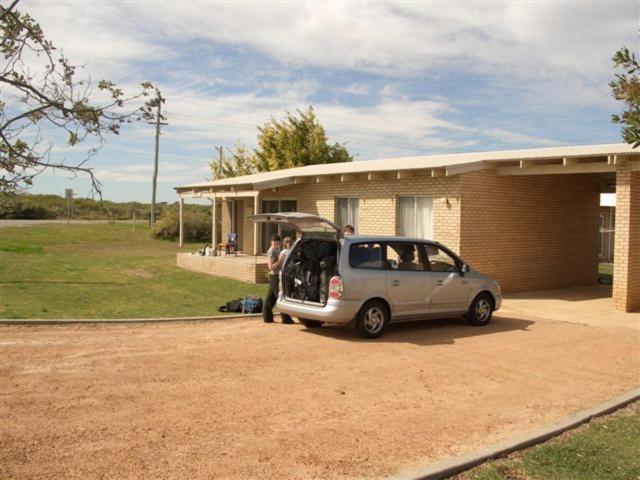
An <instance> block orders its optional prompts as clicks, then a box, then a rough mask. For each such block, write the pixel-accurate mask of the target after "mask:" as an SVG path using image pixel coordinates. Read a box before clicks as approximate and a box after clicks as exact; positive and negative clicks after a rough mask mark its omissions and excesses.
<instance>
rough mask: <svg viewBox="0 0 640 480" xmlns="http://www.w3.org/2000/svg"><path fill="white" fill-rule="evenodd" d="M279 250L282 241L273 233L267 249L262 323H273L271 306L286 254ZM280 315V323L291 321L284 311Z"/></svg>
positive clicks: (276, 291)
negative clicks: (266, 283) (265, 289)
mask: <svg viewBox="0 0 640 480" xmlns="http://www.w3.org/2000/svg"><path fill="white" fill-rule="evenodd" d="M290 246H291V245H289V247H290ZM281 250H282V243H281V241H280V236H279V235H277V234H275V233H274V234H273V236H272V237H271V248H269V250H267V267H268V268H269V291H268V292H267V298H266V301H265V302H264V308H263V309H262V321H263V322H264V323H273V307H274V306H275V304H276V301H277V300H278V291H279V287H280V285H279V283H280V270H281V269H282V264H283V263H284V261H285V259H286V255H284V256H281V255H280V253H281ZM280 316H281V317H282V323H284V324H292V323H293V320H292V319H291V317H290V316H289V315H287V314H286V313H283V314H281V315H280Z"/></svg>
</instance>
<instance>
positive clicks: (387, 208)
mask: <svg viewBox="0 0 640 480" xmlns="http://www.w3.org/2000/svg"><path fill="white" fill-rule="evenodd" d="M459 182H460V177H458V176H455V177H447V178H431V177H428V176H424V175H416V176H415V177H413V178H410V179H403V180H397V179H392V178H389V179H388V180H371V181H369V180H365V179H363V180H358V181H353V182H343V183H341V182H333V183H320V184H316V183H309V184H300V185H291V186H287V187H282V188H279V189H278V190H277V192H272V191H270V192H268V193H266V192H265V193H264V194H263V195H262V196H261V197H260V199H261V200H263V199H265V200H266V199H278V198H281V199H295V200H297V202H298V203H297V209H298V211H299V212H307V213H314V214H317V215H320V216H323V217H325V218H327V219H329V220H332V221H335V203H336V198H337V197H340V196H353V197H358V198H359V199H360V201H359V218H358V232H356V233H358V234H360V235H396V233H397V229H396V201H397V197H398V196H399V195H429V196H432V197H433V238H434V239H435V240H438V241H441V242H443V243H445V244H446V245H448V246H449V247H450V248H451V249H452V250H454V251H457V250H458V248H459V240H460V230H459V219H460V192H459Z"/></svg>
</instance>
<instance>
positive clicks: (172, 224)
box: [152, 205, 211, 243]
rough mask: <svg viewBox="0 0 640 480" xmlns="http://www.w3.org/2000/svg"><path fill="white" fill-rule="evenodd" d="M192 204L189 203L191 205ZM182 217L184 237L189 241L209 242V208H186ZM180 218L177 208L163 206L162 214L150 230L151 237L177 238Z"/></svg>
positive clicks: (162, 238) (161, 238)
mask: <svg viewBox="0 0 640 480" xmlns="http://www.w3.org/2000/svg"><path fill="white" fill-rule="evenodd" d="M193 206H194V205H189V207H193ZM186 207H187V206H186V205H185V210H184V216H183V218H182V220H183V222H184V238H185V240H188V241H190V242H206V243H211V209H209V208H207V209H206V210H203V209H194V208H189V209H187V208H186ZM179 229H180V218H179V216H178V208H177V207H174V206H165V208H164V211H163V213H162V216H160V219H159V220H158V221H157V222H156V224H155V226H154V227H153V230H152V236H153V238H157V239H160V240H174V241H175V240H178V236H179V235H180V233H179Z"/></svg>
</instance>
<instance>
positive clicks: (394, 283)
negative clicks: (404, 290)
mask: <svg viewBox="0 0 640 480" xmlns="http://www.w3.org/2000/svg"><path fill="white" fill-rule="evenodd" d="M391 285H393V286H394V287H397V286H398V285H400V280H392V281H391Z"/></svg>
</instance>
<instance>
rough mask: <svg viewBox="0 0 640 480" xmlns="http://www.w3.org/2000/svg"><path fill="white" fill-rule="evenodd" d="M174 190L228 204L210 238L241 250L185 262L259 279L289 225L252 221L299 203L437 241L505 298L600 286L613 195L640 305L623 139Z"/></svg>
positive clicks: (626, 283) (636, 190)
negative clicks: (232, 256)
mask: <svg viewBox="0 0 640 480" xmlns="http://www.w3.org/2000/svg"><path fill="white" fill-rule="evenodd" d="M176 191H177V193H178V195H179V203H180V211H182V205H183V202H184V199H185V198H194V197H197V198H210V199H211V200H212V202H213V205H214V208H213V209H212V211H213V212H216V211H217V209H216V208H215V205H216V204H217V203H218V202H221V207H222V208H221V212H222V214H221V217H222V218H221V219H219V221H218V219H216V218H215V213H214V218H213V219H212V238H213V239H216V238H217V237H218V232H217V230H221V231H220V232H219V234H220V236H221V237H222V238H226V236H227V234H228V232H236V233H237V234H238V244H239V250H240V251H241V253H244V254H245V256H244V258H241V257H238V258H239V259H240V260H238V261H233V262H230V261H222V260H221V259H220V257H208V258H204V257H197V256H193V255H188V254H178V265H179V266H182V267H185V268H190V269H193V270H198V271H203V272H207V273H212V274H216V275H223V276H229V277H233V278H238V279H242V280H249V281H262V279H263V278H264V271H265V267H264V261H263V260H261V257H260V256H259V255H260V254H261V253H263V252H264V251H265V250H266V248H267V241H268V238H269V237H270V235H271V234H272V233H273V232H276V231H280V232H281V233H286V232H282V230H278V229H279V228H281V227H278V226H277V225H270V224H266V225H257V224H253V223H252V222H251V221H249V220H248V219H247V216H248V215H251V214H253V213H254V212H260V213H273V212H277V211H292V210H296V211H301V212H308V213H314V214H318V215H321V216H323V217H326V218H328V219H330V220H333V221H334V222H335V223H337V224H342V225H343V224H346V223H350V224H354V226H355V227H356V233H357V234H381V235H407V236H413V237H420V238H429V239H434V240H437V241H440V242H442V243H444V244H445V245H447V246H448V247H450V248H451V249H452V250H454V251H456V252H457V253H458V254H459V255H460V256H461V257H462V258H464V259H465V260H466V261H467V262H469V264H470V265H471V266H472V267H473V268H474V269H477V270H479V271H481V272H483V273H486V274H488V275H490V276H492V277H494V278H495V279H496V280H497V281H498V282H500V284H501V286H502V288H503V291H504V292H505V293H508V292H520V291H527V290H539V289H552V288H560V287H568V286H575V285H589V284H595V283H596V282H597V264H598V261H599V211H600V210H599V209H600V207H599V202H600V193H604V192H614V191H615V192H617V219H616V223H617V231H616V237H615V250H616V262H615V265H614V287H613V299H614V305H615V306H616V308H618V309H620V310H624V311H631V310H632V309H636V308H640V152H636V151H634V150H632V149H631V147H630V146H629V145H626V144H611V145H589V146H577V147H554V148H544V149H529V150H512V151H498V152H477V153H464V154H452V155H432V156H417V157H406V158H393V159H382V160H371V161H357V162H350V163H340V164H329V165H310V166H306V167H298V168H292V169H287V170H280V171H275V172H265V173H258V174H254V175H246V176H242V177H236V178H230V179H223V180H216V181H210V182H205V183H198V184H193V185H184V186H179V187H176ZM181 231H182V228H181ZM180 241H181V243H182V235H181V238H180Z"/></svg>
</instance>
